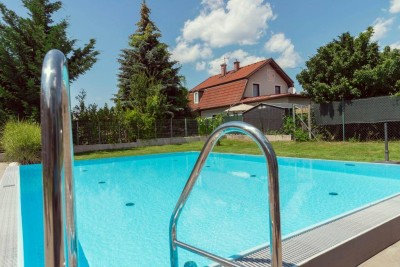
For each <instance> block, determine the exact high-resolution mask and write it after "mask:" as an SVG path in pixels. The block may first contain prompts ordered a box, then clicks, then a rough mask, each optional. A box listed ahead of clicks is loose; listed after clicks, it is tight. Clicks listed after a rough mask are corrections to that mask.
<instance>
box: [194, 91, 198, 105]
mask: <svg viewBox="0 0 400 267" xmlns="http://www.w3.org/2000/svg"><path fill="white" fill-rule="evenodd" d="M193 98H194V99H193V100H194V103H195V104H198V103H199V92H195V93H194V95H193Z"/></svg>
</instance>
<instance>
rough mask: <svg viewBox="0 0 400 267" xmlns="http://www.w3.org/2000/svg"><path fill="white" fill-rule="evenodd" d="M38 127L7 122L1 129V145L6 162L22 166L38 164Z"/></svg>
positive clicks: (24, 122) (39, 145)
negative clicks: (18, 163) (17, 163)
mask: <svg viewBox="0 0 400 267" xmlns="http://www.w3.org/2000/svg"><path fill="white" fill-rule="evenodd" d="M40 138H41V137H40V126H39V125H38V124H37V123H34V122H27V121H23V122H17V121H9V122H7V123H6V125H5V126H4V129H3V136H2V137H1V145H2V147H3V149H4V152H5V159H6V160H7V161H17V162H20V163H22V164H30V163H38V162H40V150H41V139H40Z"/></svg>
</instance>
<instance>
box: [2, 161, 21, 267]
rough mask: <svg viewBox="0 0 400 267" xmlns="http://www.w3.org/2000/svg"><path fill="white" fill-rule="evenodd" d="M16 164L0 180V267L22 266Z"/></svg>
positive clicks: (10, 165)
mask: <svg viewBox="0 0 400 267" xmlns="http://www.w3.org/2000/svg"><path fill="white" fill-rule="evenodd" d="M19 188H20V186H19V167H18V164H13V163H11V164H9V165H8V166H7V168H6V169H5V171H4V174H3V176H2V178H1V179H0V256H1V257H0V266H7V267H8V266H10V267H14V266H18V267H21V266H23V264H24V263H23V246H22V225H21V210H20V195H19V194H20V192H19Z"/></svg>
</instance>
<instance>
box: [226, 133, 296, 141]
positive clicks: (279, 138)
mask: <svg viewBox="0 0 400 267" xmlns="http://www.w3.org/2000/svg"><path fill="white" fill-rule="evenodd" d="M266 137H267V139H268V141H270V142H274V141H292V136H291V135H285V134H279V135H266ZM226 138H228V139H230V140H243V141H244V140H246V141H250V140H251V139H250V137H248V136H246V135H241V134H228V135H226Z"/></svg>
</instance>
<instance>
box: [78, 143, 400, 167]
mask: <svg viewBox="0 0 400 267" xmlns="http://www.w3.org/2000/svg"><path fill="white" fill-rule="evenodd" d="M203 144H204V143H203V142H193V143H187V144H181V145H165V146H149V147H140V148H132V149H125V150H107V151H96V152H87V153H81V154H77V155H75V159H77V160H83V159H97V158H111V157H123V156H136V155H146V154H158V153H170V152H184V151H200V150H201V148H202V147H203ZM272 146H273V147H274V150H275V152H276V154H277V155H278V156H282V157H298V158H316V159H331V160H350V161H366V162H374V161H382V160H384V143H383V142H382V141H379V142H378V141H376V142H272ZM389 150H390V159H391V160H398V161H400V141H393V142H390V143H389ZM213 151H216V152H223V153H241V154H260V150H259V148H258V147H257V145H256V144H255V143H254V142H249V141H233V140H226V139H224V140H222V141H221V145H220V146H216V147H215V148H214V150H213Z"/></svg>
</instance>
